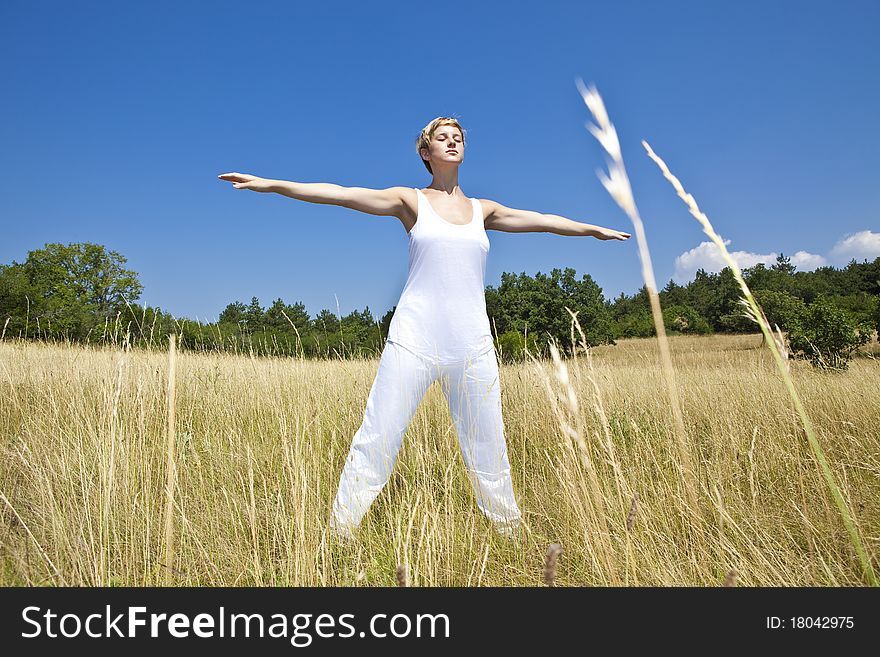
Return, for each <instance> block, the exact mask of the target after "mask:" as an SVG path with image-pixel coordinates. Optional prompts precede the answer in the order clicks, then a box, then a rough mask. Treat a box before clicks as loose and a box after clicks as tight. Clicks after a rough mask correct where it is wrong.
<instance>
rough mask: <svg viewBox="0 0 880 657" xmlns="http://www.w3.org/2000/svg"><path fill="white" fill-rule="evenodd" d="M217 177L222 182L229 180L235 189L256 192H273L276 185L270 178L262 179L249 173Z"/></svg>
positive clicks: (227, 174)
mask: <svg viewBox="0 0 880 657" xmlns="http://www.w3.org/2000/svg"><path fill="white" fill-rule="evenodd" d="M217 177H218V178H219V179H220V180H228V181H229V182H231V183H232V186H233V187H235V189H250V190H252V191H255V192H271V191H272V186H273V184H274V183H275V181H274V180H272V179H270V178H260V177H258V176H252V175H251V174H249V173H224V174H221V175H219V176H217Z"/></svg>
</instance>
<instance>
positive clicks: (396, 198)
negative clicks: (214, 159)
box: [217, 172, 408, 217]
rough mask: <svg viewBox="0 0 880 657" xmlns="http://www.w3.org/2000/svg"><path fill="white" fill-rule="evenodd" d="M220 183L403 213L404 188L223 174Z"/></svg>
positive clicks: (368, 210)
mask: <svg viewBox="0 0 880 657" xmlns="http://www.w3.org/2000/svg"><path fill="white" fill-rule="evenodd" d="M217 177H218V178H220V180H226V181H228V182H231V183H232V186H233V187H235V188H236V189H250V190H252V191H255V192H274V193H276V194H281V195H282V196H287V197H290V198H293V199H297V200H299V201H308V202H309V203H325V204H329V205H340V206H342V207H346V208H351V209H352V210H357V211H359V212H366V213H367V214H376V215H383V216H393V217H400V216H401V215H402V213H403V210H404V195H405V194H406V192H407V190H408V188H407V187H389V188H388V189H368V188H366V187H343V186H342V185H336V184H333V183H301V182H291V181H289V180H274V179H272V178H260V177H258V176H253V175H251V174H249V173H235V172H233V173H224V174H221V175H219V176H217Z"/></svg>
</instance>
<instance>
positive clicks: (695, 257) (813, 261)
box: [672, 238, 828, 284]
mask: <svg viewBox="0 0 880 657" xmlns="http://www.w3.org/2000/svg"><path fill="white" fill-rule="evenodd" d="M722 239H723V238H722ZM723 241H724V245H725V246H727V245H728V244H730V240H723ZM730 255H731V256H732V257H733V259H734V261H735V262H736V264H737V266H738V267H739V268H740V269H745V268H746V267H753V266H754V265H756V264H758V263H759V262H762V263H764V264H765V265H766V266H768V267H769V266H770V265H773V264H775V263H776V258H777V256H778V255H779V254H778V253H776V252H775V251H773V252H772V253H752V252H751V251H730ZM789 257H790V258H791V264H793V265H795V266H796V267H797V268H798V271H809V270H811V269H815V268H816V267H821V266H823V265H827V264H828V261H827V260H826V259H825V258H824V257H822V256H821V255H818V254H816V253H808V252H807V251H798V252H797V253H795V254H794V255H793V256H789ZM726 266H727V262H726V261H725V260H724V258H722V257H721V253H720V252H719V250H718V247H717V246H715V244H714V242H701V243H700V244H699V246H696V247H694V248H693V249H691V250H690V251H685V252H684V253H682V254H681V255H680V256H678V257H677V258H676V259H675V273H674V274H673V275H672V278H673V280H674V281H675V282H676V283H680V284H683V283H687V282H688V281H691V280H693V278H694V275H695V274H696V273H697V270H698V269H704V270H706V271H707V272H719V271H721V270H722V269H724V268H725V267H726Z"/></svg>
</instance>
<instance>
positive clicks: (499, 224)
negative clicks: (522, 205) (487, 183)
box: [480, 200, 630, 240]
mask: <svg viewBox="0 0 880 657" xmlns="http://www.w3.org/2000/svg"><path fill="white" fill-rule="evenodd" d="M480 203H481V204H482V206H483V208H484V213H485V226H486V230H498V231H502V232H505V233H555V234H556V235H576V236H583V237H595V238H596V239H600V240H627V239H629V238H630V234H629V233H624V232H622V231H619V230H613V229H611V228H604V227H602V226H594V225H593V224H584V223H581V222H579V221H572V220H571V219H567V218H565V217H560V216H559V215H557V214H542V213H540V212H533V211H531V210H517V209H516V208H508V207H506V206H503V205H501V204H500V203H496V202H495V201H488V200H481V201H480Z"/></svg>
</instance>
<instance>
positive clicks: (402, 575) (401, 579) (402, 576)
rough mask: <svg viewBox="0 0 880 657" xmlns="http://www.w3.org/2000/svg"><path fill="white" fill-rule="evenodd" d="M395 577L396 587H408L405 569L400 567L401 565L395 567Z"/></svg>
mask: <svg viewBox="0 0 880 657" xmlns="http://www.w3.org/2000/svg"><path fill="white" fill-rule="evenodd" d="M395 576H396V577H397V585H398V586H400V587H406V586H409V582H408V579H407V576H406V568H405V567H404V566H403V565H401V564H398V565H397V569H396V571H395Z"/></svg>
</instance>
